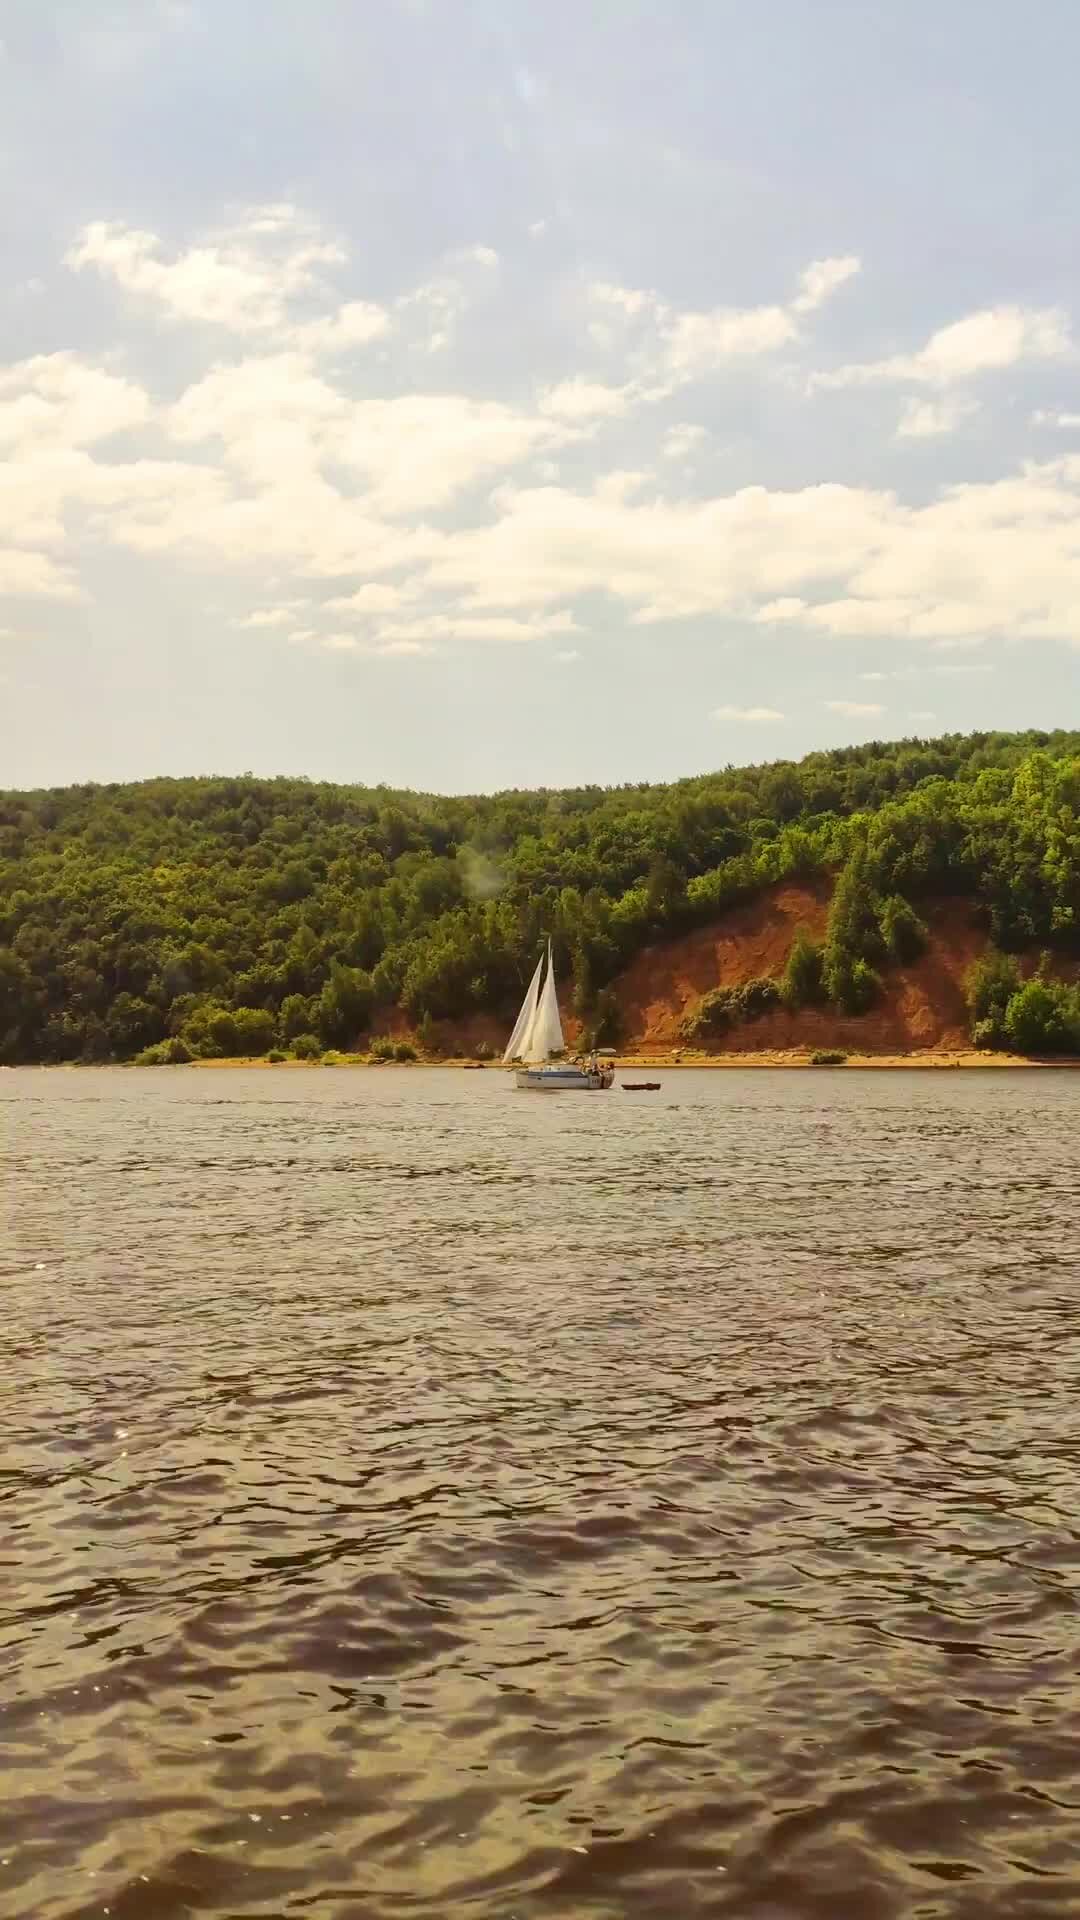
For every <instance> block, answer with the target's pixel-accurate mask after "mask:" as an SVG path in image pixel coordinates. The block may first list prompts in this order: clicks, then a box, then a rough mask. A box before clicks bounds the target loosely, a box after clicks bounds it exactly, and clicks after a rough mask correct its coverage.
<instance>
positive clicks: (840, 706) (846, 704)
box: [822, 700, 885, 720]
mask: <svg viewBox="0 0 1080 1920" xmlns="http://www.w3.org/2000/svg"><path fill="white" fill-rule="evenodd" d="M822 705H823V706H826V707H828V709H829V712H830V713H842V714H843V716H844V718H845V720H876V719H877V718H878V716H879V715H880V714H883V713H884V711H885V709H884V707H882V706H879V705H878V704H877V703H876V702H875V701H872V700H825V701H823V702H822Z"/></svg>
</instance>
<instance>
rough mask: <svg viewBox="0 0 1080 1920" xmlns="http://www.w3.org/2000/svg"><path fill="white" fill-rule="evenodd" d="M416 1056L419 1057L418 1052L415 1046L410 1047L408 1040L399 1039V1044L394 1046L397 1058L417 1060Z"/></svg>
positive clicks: (395, 1057)
mask: <svg viewBox="0 0 1080 1920" xmlns="http://www.w3.org/2000/svg"><path fill="white" fill-rule="evenodd" d="M416 1057H417V1054H416V1048H415V1047H410V1045H409V1043H408V1041H407V1040H399V1041H398V1043H397V1045H396V1046H395V1048H394V1059H395V1060H415V1059H416Z"/></svg>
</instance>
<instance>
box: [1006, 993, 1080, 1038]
mask: <svg viewBox="0 0 1080 1920" xmlns="http://www.w3.org/2000/svg"><path fill="white" fill-rule="evenodd" d="M1005 1032H1006V1034H1007V1035H1008V1038H1009V1041H1010V1043H1011V1045H1012V1046H1013V1047H1015V1049H1016V1051H1017V1052H1018V1053H1080V988H1077V987H1067V986H1064V985H1063V984H1062V983H1061V982H1060V981H1056V980H1029V981H1028V982H1027V985H1026V986H1023V987H1021V988H1020V989H1019V991H1018V992H1017V993H1014V994H1013V996H1012V999H1011V1000H1010V1001H1009V1004H1008V1007H1007V1008H1006V1012H1005Z"/></svg>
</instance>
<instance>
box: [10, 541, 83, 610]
mask: <svg viewBox="0 0 1080 1920" xmlns="http://www.w3.org/2000/svg"><path fill="white" fill-rule="evenodd" d="M0 594H3V595H10V596H11V597H12V598H15V599H20V598H23V597H25V598H28V599H30V598H33V599H42V600H79V599H81V598H82V592H81V589H80V587H79V583H78V581H77V580H76V579H75V577H74V575H73V574H71V573H70V572H69V571H68V570H67V569H66V568H64V567H61V566H58V565H57V564H56V562H55V561H54V560H52V559H50V557H49V555H48V554H45V553H31V552H27V551H26V550H25V549H23V548H20V547H7V548H5V547H0Z"/></svg>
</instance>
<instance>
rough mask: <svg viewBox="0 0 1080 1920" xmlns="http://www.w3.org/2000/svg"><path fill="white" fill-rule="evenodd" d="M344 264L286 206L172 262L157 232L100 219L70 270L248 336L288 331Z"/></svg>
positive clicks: (175, 316) (172, 313)
mask: <svg viewBox="0 0 1080 1920" xmlns="http://www.w3.org/2000/svg"><path fill="white" fill-rule="evenodd" d="M344 259H345V253H344V251H343V249H342V247H341V246H340V245H339V244H338V243H337V242H336V241H334V240H331V239H329V238H328V237H327V235H326V234H325V233H324V232H323V231H322V230H321V228H320V227H319V226H318V224H317V223H316V222H314V221H312V220H309V219H308V218H307V217H306V216H305V215H303V214H302V213H301V212H300V210H299V209H298V208H297V207H294V206H292V205H289V204H287V203H284V202H282V203H280V204H276V205H273V206H266V207H256V208H253V209H251V210H250V211H249V212H248V213H247V214H245V215H244V217H243V219H242V220H240V221H239V222H238V223H237V225H235V226H234V227H232V228H228V229H225V230H224V231H222V232H219V233H217V234H214V235H211V236H210V237H208V238H207V239H206V240H204V241H202V242H201V243H200V244H199V245H197V246H192V247H188V248H186V249H184V250H183V251H181V252H179V253H176V254H174V255H173V256H172V257H171V258H170V257H169V256H168V255H167V254H166V251H165V246H164V242H163V241H162V240H161V238H160V237H159V236H158V235H157V234H156V233H148V232H145V231H143V230H141V229H139V228H136V227H125V226H124V225H122V224H121V223H120V222H118V221H105V220H94V221H91V223H90V225H89V226H87V227H85V228H84V229H83V232H82V233H81V235H80V236H79V239H78V240H77V241H76V243H75V245H74V246H72V247H71V248H70V249H69V251H68V253H67V255H66V258H65V264H66V265H67V266H68V267H70V268H71V269H72V271H73V272H75V273H81V272H84V271H86V270H87V269H93V270H94V271H95V272H97V273H98V274H100V275H101V276H102V277H103V278H104V279H106V280H112V281H113V282H115V284H116V285H117V286H118V287H120V288H121V290H122V291H123V292H125V293H127V294H130V295H133V296H135V297H137V298H139V299H140V300H143V301H145V302H146V303H148V304H149V305H150V306H151V307H153V308H155V309H156V310H157V311H158V312H159V313H160V314H161V315H162V317H163V318H165V319H168V320H170V321H174V322H185V323H188V324H190V323H192V322H195V323H198V324H200V325H204V326H212V327H220V328H223V329H224V330H225V331H227V332H232V333H240V334H249V333H268V332H273V331H275V330H278V329H281V328H282V327H284V326H286V325H287V324H288V322H289V319H290V316H291V309H292V305H293V303H294V302H295V301H296V300H297V299H298V298H299V297H300V296H302V295H305V294H310V293H312V292H313V291H317V290H318V288H319V286H320V275H321V270H322V269H323V268H325V267H330V266H338V265H340V264H341V263H342V262H343V261H344Z"/></svg>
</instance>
